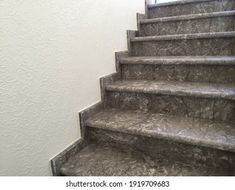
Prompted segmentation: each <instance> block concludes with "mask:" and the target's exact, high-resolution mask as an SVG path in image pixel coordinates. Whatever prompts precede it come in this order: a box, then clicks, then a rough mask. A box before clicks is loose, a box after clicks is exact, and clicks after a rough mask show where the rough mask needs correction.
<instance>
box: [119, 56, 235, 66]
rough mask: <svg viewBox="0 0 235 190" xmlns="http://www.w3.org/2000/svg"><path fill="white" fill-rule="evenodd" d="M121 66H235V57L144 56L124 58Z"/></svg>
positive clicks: (121, 59)
mask: <svg viewBox="0 0 235 190" xmlns="http://www.w3.org/2000/svg"><path fill="white" fill-rule="evenodd" d="M120 63H121V64H154V65H179V64H189V65H194V64H195V65H200V64H203V65H205V64H208V65H235V56H193V57H192V56H144V57H123V58H120Z"/></svg>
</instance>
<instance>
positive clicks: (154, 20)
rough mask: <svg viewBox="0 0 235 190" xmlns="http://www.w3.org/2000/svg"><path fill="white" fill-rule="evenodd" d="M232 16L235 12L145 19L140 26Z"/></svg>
mask: <svg viewBox="0 0 235 190" xmlns="http://www.w3.org/2000/svg"><path fill="white" fill-rule="evenodd" d="M230 16H235V10H231V11H220V12H212V13H200V14H190V15H180V16H170V17H161V18H152V19H143V20H140V24H143V25H144V24H154V23H159V22H174V21H187V20H196V19H206V18H216V17H230Z"/></svg>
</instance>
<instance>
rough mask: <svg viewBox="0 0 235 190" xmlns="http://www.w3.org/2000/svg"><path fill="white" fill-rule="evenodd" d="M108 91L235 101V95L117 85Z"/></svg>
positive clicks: (111, 86) (108, 87)
mask: <svg viewBox="0 0 235 190" xmlns="http://www.w3.org/2000/svg"><path fill="white" fill-rule="evenodd" d="M105 90H106V91H111V92H130V93H144V94H157V95H169V96H182V97H188V96H190V97H200V98H216V99H217V98H219V99H227V100H235V93H232V94H231V93H229V94H228V93H222V92H220V93H203V91H198V92H187V91H185V90H172V89H169V90H162V89H161V88H158V89H151V88H150V89H148V88H142V87H135V88H134V89H133V88H132V87H119V86H118V85H116V84H110V85H107V86H106V87H105Z"/></svg>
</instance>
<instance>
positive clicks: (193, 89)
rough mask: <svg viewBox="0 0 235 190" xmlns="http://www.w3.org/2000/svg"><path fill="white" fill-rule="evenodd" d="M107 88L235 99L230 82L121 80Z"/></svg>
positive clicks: (234, 92)
mask: <svg viewBox="0 0 235 190" xmlns="http://www.w3.org/2000/svg"><path fill="white" fill-rule="evenodd" d="M106 90H107V91H115V92H136V93H148V94H159V95H175V96H192V97H202V98H223V99H228V100H235V85H229V84H226V85H225V84H213V83H193V82H167V81H147V80H119V81H116V82H114V83H112V84H109V85H107V86H106Z"/></svg>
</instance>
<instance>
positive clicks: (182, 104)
mask: <svg viewBox="0 0 235 190" xmlns="http://www.w3.org/2000/svg"><path fill="white" fill-rule="evenodd" d="M106 107H107V108H117V109H121V110H140V111H143V112H151V113H163V114H171V115H176V116H184V117H192V118H202V119H211V120H217V121H234V120H235V112H234V110H235V105H234V101H231V100H220V99H207V98H195V97H180V96H172V95H171V96H170V95H156V94H146V93H135V92H109V93H108V96H107V99H106Z"/></svg>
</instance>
